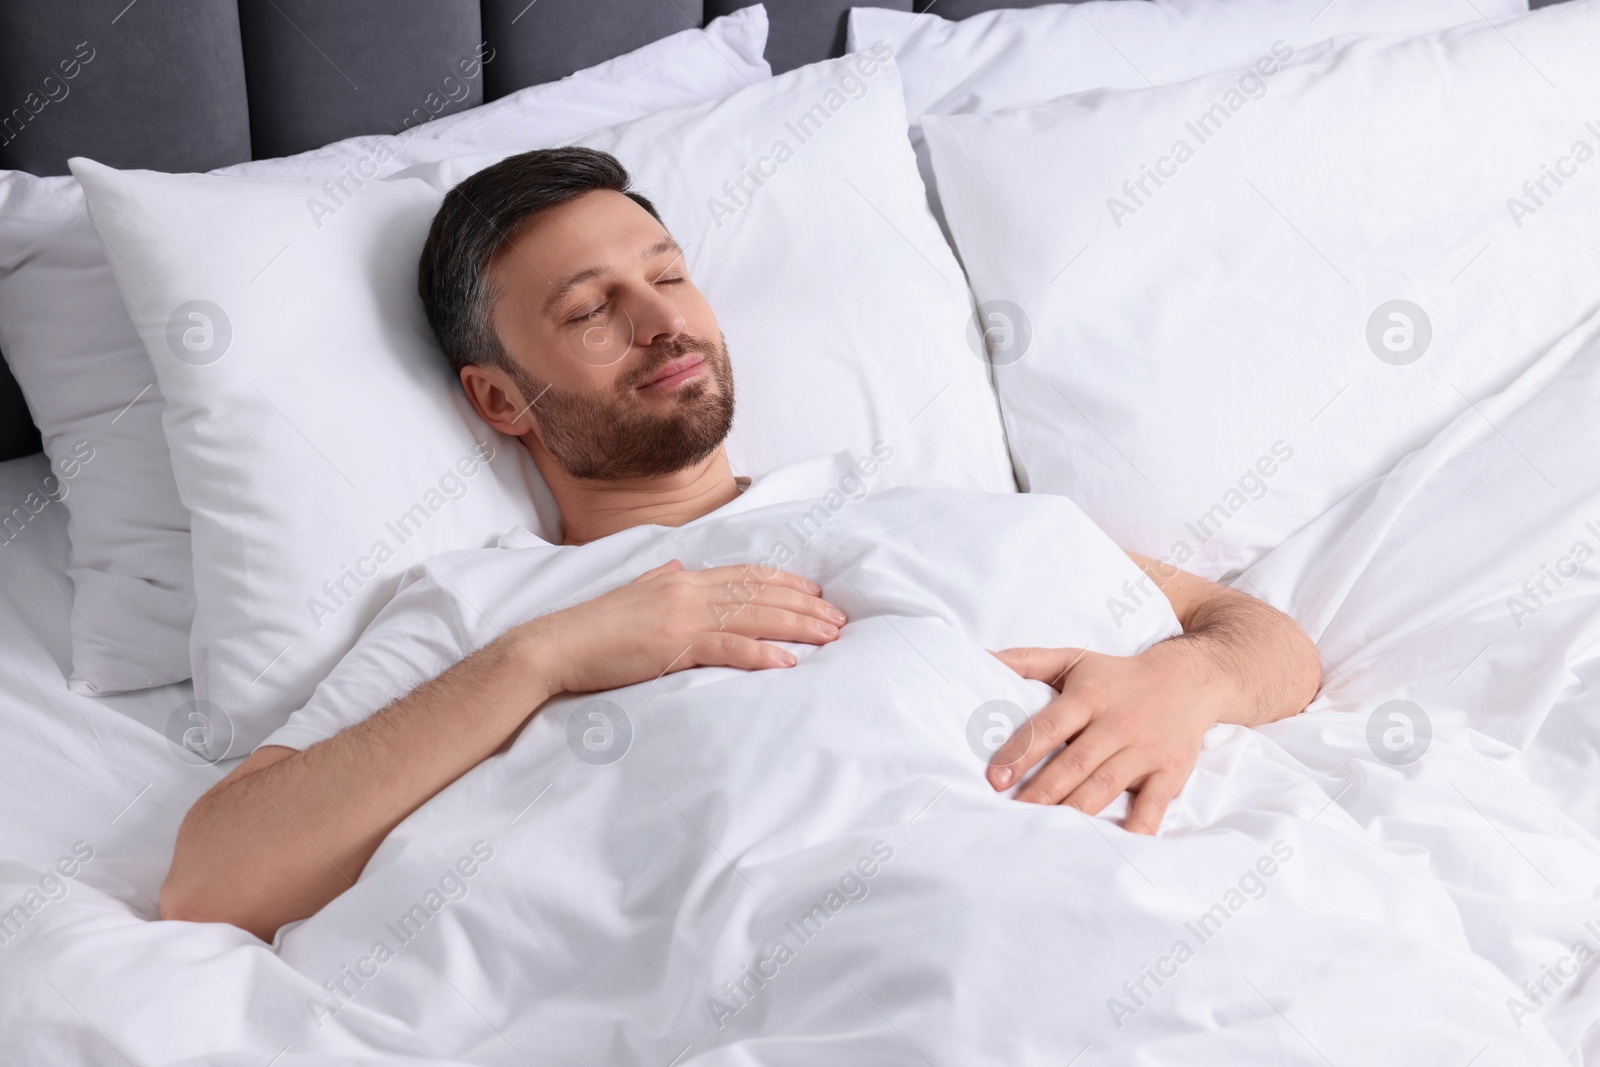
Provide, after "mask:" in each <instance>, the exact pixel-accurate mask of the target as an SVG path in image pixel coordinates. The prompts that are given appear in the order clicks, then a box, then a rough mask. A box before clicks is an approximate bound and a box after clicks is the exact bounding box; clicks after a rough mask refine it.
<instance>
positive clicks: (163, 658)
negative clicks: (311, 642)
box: [0, 4, 771, 695]
mask: <svg viewBox="0 0 1600 1067" xmlns="http://www.w3.org/2000/svg"><path fill="white" fill-rule="evenodd" d="M766 41H767V18H766V10H765V9H764V8H763V7H762V6H761V5H759V4H757V5H755V6H753V7H748V8H743V9H741V10H740V11H737V12H735V13H734V14H732V15H728V16H726V17H723V18H719V19H715V20H713V21H712V22H711V24H710V25H708V26H707V27H706V28H705V29H704V30H698V29H697V30H685V31H683V32H682V33H678V34H674V35H673V36H671V37H667V38H664V39H662V40H660V41H656V42H653V43H652V44H649V45H646V46H645V47H643V48H640V49H638V50H636V51H634V52H630V53H628V54H626V55H623V56H619V57H617V58H615V59H612V60H609V61H607V62H605V63H602V64H600V65H598V66H595V67H591V68H589V69H587V70H582V71H579V72H578V73H576V74H574V75H572V76H571V77H569V78H565V79H563V80H561V81H559V82H553V83H551V84H548V85H540V86H534V87H532V88H528V89H524V90H522V91H520V92H517V93H513V94H512V95H510V96H507V97H504V98H502V99H500V100H496V101H494V102H493V103H490V104H485V105H483V106H482V107H478V108H473V109H472V110H470V111H464V112H460V113H458V114H455V115H450V116H446V117H445V118H442V119H437V120H435V121H433V122H430V123H426V124H424V125H421V126H414V127H410V128H408V129H406V130H404V131H402V132H401V133H400V134H398V135H391V136H369V137H356V138H352V139H350V140H346V141H340V142H338V143H336V144H332V145H328V146H326V147H324V148H320V149H316V150H315V151H311V152H304V153H301V154H300V155H296V156H291V157H288V158H286V159H264V160H256V161H253V162H250V163H242V164H239V165H237V166H233V167H228V168H225V169H223V170H222V171H219V172H218V173H223V174H239V175H252V176H266V175H283V176H287V175H307V176H316V177H318V178H319V179H322V178H327V177H333V178H337V179H341V180H342V182H343V189H344V190H346V191H348V190H353V189H355V188H356V184H355V182H354V181H353V180H352V179H351V178H350V177H349V176H350V175H352V174H353V175H354V176H355V177H356V178H358V179H362V180H367V179H370V178H373V177H381V176H385V175H388V174H392V173H394V172H395V171H398V170H400V169H403V168H404V167H407V166H410V165H412V164H415V163H418V162H420V161H423V160H429V159H438V158H440V156H441V154H442V153H443V152H446V151H448V152H452V153H454V152H460V151H461V150H462V149H461V147H460V143H459V142H464V143H467V144H500V143H505V142H507V141H510V142H512V143H515V142H517V141H518V140H519V139H520V140H525V141H527V142H528V143H536V142H538V143H544V142H549V141H554V140H560V139H563V138H571V137H576V136H578V135H579V134H581V133H584V132H586V131H588V130H593V129H597V128H599V127H602V126H607V125H611V124H613V123H617V122H624V121H627V120H629V119H634V118H638V117H639V116H641V115H648V114H651V113H653V112H656V111H660V110H662V109H665V108H672V107H681V106H684V105H687V104H694V103H699V102H701V101H705V100H720V99H722V98H723V97H725V96H727V95H729V94H730V93H733V92H736V91H737V90H739V89H743V88H745V87H747V86H749V85H751V84H753V83H756V82H760V81H764V80H766V79H767V78H769V77H771V69H770V68H769V67H768V66H767V63H766V60H765V59H763V58H762V53H763V51H764V49H765V48H766ZM490 62H493V60H492V58H491V59H490ZM478 69H479V68H478V67H477V66H476V65H470V64H469V66H467V67H464V68H462V72H461V73H462V76H463V77H476V76H478ZM445 143H449V144H450V147H449V148H448V149H442V148H441V147H440V146H441V145H442V144H445ZM341 195H342V194H341V192H340V191H339V190H338V189H336V190H334V192H333V193H332V194H331V195H329V194H327V193H324V194H323V195H322V196H321V198H320V199H321V200H322V202H323V203H325V204H326V205H327V206H328V207H329V208H334V207H336V206H337V204H338V203H339V198H340V197H341ZM0 349H3V351H4V353H5V358H6V361H7V362H8V363H9V364H10V367H11V371H12V373H13V374H14V375H15V376H16V378H17V381H18V383H19V384H20V385H21V386H22V391H23V394H24V395H25V396H26V397H27V400H28V406H29V408H30V409H31V410H32V413H33V417H34V421H35V422H36V423H37V424H38V426H39V429H40V431H41V433H42V434H43V437H44V448H45V452H46V453H47V454H48V455H49V457H50V459H51V461H52V463H53V464H54V465H55V466H56V468H57V472H58V476H59V477H60V478H61V479H62V481H61V484H62V486H63V487H64V488H65V490H66V492H67V494H68V495H67V496H66V498H65V499H66V504H67V509H68V512H69V515H70V520H71V521H70V531H71V540H72V567H71V569H70V570H69V572H68V573H69V574H70V575H71V576H72V580H73V586H74V589H73V591H72V596H73V606H74V608H75V609H76V610H75V611H74V612H73V616H72V630H73V632H72V648H73V653H72V660H73V670H72V678H71V681H70V687H71V688H72V689H73V690H74V691H77V692H82V693H94V694H100V695H105V694H108V693H115V692H120V691H123V690H128V689H140V688H144V687H146V686H153V685H162V684H165V683H167V682H173V681H178V680H180V679H183V678H187V677H189V673H190V663H189V629H190V625H191V623H192V622H193V619H194V591H193V589H194V586H193V577H192V571H193V565H192V562H191V558H190V547H189V514H188V512H187V511H186V510H185V509H184V507H183V505H182V504H181V503H180V502H179V499H178V490H177V487H176V486H175V485H174V484H173V480H172V461H171V458H170V456H169V454H168V450H167V442H166V440H165V438H163V436H162V433H161V411H162V408H163V401H162V396H161V391H160V389H159V388H158V387H157V385H156V380H155V376H154V373H153V371H152V370H151V367H150V360H149V358H148V357H147V356H146V355H145V352H144V346H143V345H142V344H141V343H140V340H139V336H138V334H137V333H136V332H135V330H134V328H133V323H132V322H130V321H129V320H128V313H127V310H126V309H125V308H124V307H123V304H122V298H121V296H120V295H119V294H118V293H117V286H116V280H115V279H114V278H113V277H112V274H111V268H110V266H109V264H107V262H106V254H105V251H104V249H103V248H102V246H101V243H100V239H99V238H98V237H97V236H96V235H95V232H94V229H93V228H92V227H91V226H90V224H89V215H88V209H87V207H86V205H85V202H84V197H83V191H82V189H81V188H80V187H79V186H78V183H77V180H76V179H74V178H72V177H69V176H63V177H52V178H38V177H35V176H33V175H31V174H24V173H22V172H20V171H0ZM85 455H89V456H92V459H90V460H89V462H87V463H84V462H82V457H83V456H85ZM69 473H70V474H71V475H72V476H71V477H70V478H69V477H68V474H69ZM63 592H67V591H66V590H63Z"/></svg>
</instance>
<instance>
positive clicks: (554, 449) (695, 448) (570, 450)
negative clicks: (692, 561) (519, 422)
mask: <svg viewBox="0 0 1600 1067" xmlns="http://www.w3.org/2000/svg"><path fill="white" fill-rule="evenodd" d="M692 352H698V353H700V354H701V355H702V356H704V357H705V366H706V372H707V373H706V374H704V375H702V376H701V377H699V378H697V379H694V380H691V381H688V382H685V383H684V384H682V385H680V386H678V387H677V388H676V389H674V390H673V392H672V393H671V395H670V397H671V400H672V405H673V406H672V410H670V411H668V412H666V413H665V414H658V413H656V412H654V411H651V410H650V409H649V407H648V406H647V405H648V401H647V400H646V399H645V398H642V397H640V395H639V393H638V392H637V389H638V387H639V386H641V385H643V384H644V383H645V382H648V381H649V380H650V379H651V378H654V377H655V376H656V375H657V374H658V373H660V371H661V368H662V367H664V366H666V365H667V364H668V363H671V362H672V361H673V360H675V359H681V358H683V357H684V356H686V355H689V354H690V353H692ZM506 373H507V374H509V375H510V377H511V380H512V381H513V382H515V383H516V386H517V388H518V389H519V390H521V391H522V395H523V400H524V401H525V402H526V403H528V404H529V406H530V407H532V408H533V410H534V416H535V418H537V419H538V421H539V430H540V434H539V436H540V437H541V438H542V439H543V442H544V447H545V450H546V451H547V452H549V453H550V455H551V457H552V458H553V459H554V460H555V461H556V463H558V464H559V465H560V466H561V469H562V470H564V471H566V472H567V473H568V474H569V475H571V476H572V477H574V478H581V479H585V480H588V481H599V482H620V481H630V480H633V479H641V478H658V477H661V476H662V475H667V474H674V473H676V472H678V471H681V470H683V469H685V468H687V467H691V466H693V465H694V464H696V463H699V462H700V461H701V460H703V459H705V458H706V457H707V456H709V455H711V453H712V452H714V451H716V449H717V446H718V445H720V444H722V442H723V441H724V440H725V439H726V438H727V436H728V431H729V430H730V429H731V428H732V427H733V366H732V363H731V361H730V360H729V359H728V343H727V340H726V339H725V338H723V339H720V340H719V342H718V343H715V344H713V343H712V342H710V341H706V340H703V339H701V338H698V337H690V336H688V335H680V336H678V337H675V338H673V339H672V340H670V341H663V342H660V343H659V344H655V345H652V346H651V347H650V348H649V349H647V350H646V351H645V356H644V359H643V361H642V362H641V363H640V364H639V366H638V367H637V368H635V369H634V370H633V371H631V372H629V373H627V374H624V375H622V377H620V378H619V379H618V380H617V383H616V386H615V387H614V391H613V392H612V394H611V395H609V396H607V395H605V394H601V393H589V392H577V391H569V390H565V389H558V388H556V387H555V386H553V385H544V384H542V383H540V382H538V381H536V380H535V379H534V378H533V376H532V375H530V374H529V373H528V372H527V371H525V370H523V368H522V367H520V366H518V365H517V364H516V363H514V362H508V365H507V366H506ZM712 382H715V383H716V386H717V389H716V391H715V392H712V389H711V383H712Z"/></svg>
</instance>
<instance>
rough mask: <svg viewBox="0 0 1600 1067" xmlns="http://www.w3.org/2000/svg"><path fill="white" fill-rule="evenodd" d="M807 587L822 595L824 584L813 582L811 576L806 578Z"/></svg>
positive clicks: (817, 594)
mask: <svg viewBox="0 0 1600 1067" xmlns="http://www.w3.org/2000/svg"><path fill="white" fill-rule="evenodd" d="M806 588H807V589H809V590H811V592H812V593H813V594H815V595H816V596H821V595H822V586H820V585H818V584H817V583H816V582H813V581H812V580H811V579H809V578H807V579H806Z"/></svg>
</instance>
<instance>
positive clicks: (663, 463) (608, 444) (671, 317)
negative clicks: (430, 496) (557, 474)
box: [488, 190, 733, 482]
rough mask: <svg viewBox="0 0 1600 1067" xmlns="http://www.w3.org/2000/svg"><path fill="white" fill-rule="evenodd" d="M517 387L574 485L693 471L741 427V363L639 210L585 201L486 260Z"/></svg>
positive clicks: (526, 229)
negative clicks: (737, 418)
mask: <svg viewBox="0 0 1600 1067" xmlns="http://www.w3.org/2000/svg"><path fill="white" fill-rule="evenodd" d="M488 280H489V282H490V284H491V285H493V286H494V288H495V290H496V291H497V292H498V293H499V298H498V299H497V300H496V301H495V304H494V310H493V322H494V328H495V331H496V333H497V334H498V335H499V337H500V341H501V343H502V345H504V347H505V350H506V354H507V355H508V356H509V357H510V360H511V364H512V365H511V366H510V367H507V368H505V372H506V375H507V377H508V379H509V383H510V384H511V385H513V386H514V387H515V388H516V390H517V391H518V392H519V393H520V394H521V397H522V404H523V405H528V407H527V409H526V410H527V413H528V414H529V415H530V416H531V420H532V424H533V427H534V433H535V434H536V436H537V437H538V440H539V441H540V442H541V443H542V444H543V446H544V448H545V450H546V451H548V452H549V453H550V455H551V457H552V458H554V459H555V461H556V462H557V463H558V464H560V466H561V467H562V469H563V470H565V471H566V472H567V473H568V474H569V475H571V476H573V477H575V478H585V479H593V480H598V481H612V482H615V481H627V480H633V479H641V478H652V477H658V476H661V475H665V474H671V473H673V472H676V471H679V470H683V469H684V468H686V467H689V466H691V465H692V464H695V463H698V462H699V461H701V460H703V459H705V458H706V457H707V456H709V455H710V454H711V453H712V452H713V451H714V450H715V449H716V447H717V446H718V445H719V444H721V443H722V441H723V439H724V438H726V437H727V435H728V429H729V427H730V426H732V424H733V368H732V366H731V364H730V362H729V359H728V352H727V346H726V344H725V343H724V341H723V340H722V333H721V331H720V330H719V329H718V328H717V319H716V316H715V315H713V314H712V312H711V307H710V305H709V304H707V303H706V300H705V297H703V296H702V295H701V294H700V291H699V290H698V289H696V288H695V286H694V283H693V282H692V281H690V280H689V274H688V270H687V267H686V265H685V264H684V261H683V252H682V250H681V249H679V248H678V245H677V242H675V241H674V240H673V239H672V237H671V235H670V234H668V233H667V231H666V229H665V228H663V227H662V225H661V223H659V222H657V221H656V220H655V219H654V218H652V217H651V216H650V213H649V212H647V211H645V210H644V209H643V208H642V207H640V206H639V205H638V204H636V203H634V202H633V201H632V200H630V199H628V198H627V197H626V196H623V195H622V194H621V193H617V192H612V191H610V190H598V191H595V192H592V193H586V194H584V195H583V196H580V197H578V198H577V199H575V200H570V201H568V202H567V203H565V204H562V205H561V206H559V207H556V208H552V209H550V210H549V211H546V212H544V213H542V214H540V215H538V216H537V217H535V218H534V219H532V220H531V221H530V222H528V223H527V224H526V225H524V226H523V227H522V228H521V229H519V230H518V231H517V233H516V235H515V237H514V239H513V240H512V241H511V242H509V243H508V244H507V245H506V247H505V248H503V249H501V251H500V252H499V253H498V254H497V255H496V256H495V258H494V259H493V260H492V261H491V263H490V264H489V270H488Z"/></svg>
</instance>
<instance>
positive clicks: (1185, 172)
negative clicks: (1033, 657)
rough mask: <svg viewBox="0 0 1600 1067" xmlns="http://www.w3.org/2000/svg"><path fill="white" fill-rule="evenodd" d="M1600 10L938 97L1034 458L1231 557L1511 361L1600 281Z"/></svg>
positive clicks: (1161, 528) (947, 194)
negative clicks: (1195, 68) (1159, 76)
mask: <svg viewBox="0 0 1600 1067" xmlns="http://www.w3.org/2000/svg"><path fill="white" fill-rule="evenodd" d="M1597 36H1600V4H1597V3H1594V2H1592V0H1574V2H1571V3H1565V4H1560V5H1556V6H1555V7H1551V8H1546V9H1544V10H1541V11H1538V12H1535V13H1533V14H1530V15H1526V16H1523V17H1522V18H1521V19H1517V20H1513V21H1510V22H1507V23H1503V24H1501V25H1498V26H1492V27H1491V26H1479V27H1476V28H1468V27H1463V28H1460V29H1456V30H1450V31H1445V32H1443V33H1441V34H1436V35H1430V36H1424V37H1416V38H1410V39H1406V40H1399V41H1387V40H1378V39H1371V38H1355V39H1346V40H1345V41H1343V42H1334V43H1331V44H1324V45H1322V46H1318V47H1316V48H1314V49H1312V50H1310V51H1308V52H1306V53H1304V54H1303V55H1299V54H1297V55H1295V56H1293V57H1292V58H1291V59H1290V60H1289V61H1288V62H1285V61H1284V59H1285V53H1286V52H1287V50H1288V49H1287V46H1283V47H1282V48H1280V49H1279V51H1278V52H1277V53H1275V54H1264V55H1263V56H1262V58H1261V60H1260V63H1259V65H1257V66H1252V67H1250V68H1248V69H1247V70H1244V71H1236V72H1233V73H1228V74H1219V75H1215V76H1211V77H1207V78H1202V79H1197V80H1195V81H1192V82H1186V83H1183V84H1181V85H1177V86H1168V87H1161V88H1155V89H1144V90H1133V91H1106V92H1096V93H1088V94H1080V95H1076V96H1069V97H1064V98H1062V99H1061V100H1058V101H1054V102H1052V103H1049V104H1045V105H1041V106H1039V107H1036V108H1024V109H1017V110H1013V111H1008V112H998V113H995V114H993V115H982V116H980V115H949V116H929V117H927V118H926V120H925V128H926V132H927V136H928V140H929V144H930V147H931V148H932V151H933V159H934V165H935V166H936V167H937V168H938V171H939V179H940V187H941V189H942V190H943V196H944V203H945V208H946V210H947V212H948V213H949V219H950V223H951V227H952V231H953V233H954V235H955V239H956V243H957V247H958V250H959V253H960V255H961V257H962V260H963V262H964V264H965V266H966V269H967V274H968V277H969V278H970V279H971V282H972V286H973V289H974V292H975V294H976V295H977V297H978V299H979V301H980V312H981V315H982V320H983V322H984V324H985V327H986V329H987V330H988V332H989V335H990V340H991V358H992V359H993V360H994V362H995V364H996V365H995V379H996V382H997V385H998V388H999V391H1000V396H1001V404H1002V408H1003V410H1004V414H1005V419H1006V426H1007V431H1008V437H1009V442H1010V445H1011V448H1012V452H1013V459H1014V461H1015V463H1016V466H1017V472H1018V478H1019V480H1021V481H1023V482H1024V483H1025V484H1026V485H1028V486H1029V487H1031V488H1032V489H1034V490H1036V491H1045V492H1057V493H1062V494H1065V495H1067V496H1070V497H1072V498H1073V500H1075V501H1076V502H1077V503H1078V504H1080V505H1081V506H1082V507H1083V508H1084V510H1085V511H1087V512H1088V513H1089V515H1090V516H1091V517H1093V518H1094V519H1095V521H1096V522H1098V523H1099V524H1100V525H1101V526H1102V527H1103V528H1105V529H1106V530H1107V532H1109V533H1110V534H1111V535H1112V537H1113V538H1115V539H1117V540H1118V541H1119V543H1121V544H1123V545H1124V546H1126V547H1128V548H1131V549H1134V550H1137V551H1140V552H1144V553H1146V554H1148V555H1151V556H1154V557H1158V558H1168V559H1171V561H1172V562H1173V563H1175V564H1177V565H1178V566H1182V567H1186V568H1189V569H1191V570H1195V571H1198V572H1199V573H1201V574H1204V575H1206V576H1208V577H1218V576H1222V575H1226V574H1230V573H1236V572H1238V571H1239V570H1241V569H1243V568H1245V567H1247V566H1249V565H1250V564H1251V563H1253V562H1255V561H1256V560H1257V559H1259V558H1260V557H1261V556H1262V555H1263V554H1264V553H1265V552H1266V551H1268V550H1269V549H1271V548H1272V547H1273V546H1275V545H1276V544H1278V543H1280V542H1281V541H1282V540H1283V539H1284V538H1286V537H1288V536H1289V535H1290V534H1292V533H1294V532H1295V531H1296V530H1298V529H1300V528H1301V527H1303V526H1304V525H1305V524H1306V523H1308V522H1310V521H1311V520H1312V519H1314V518H1316V517H1317V516H1318V515H1320V514H1322V513H1323V512H1324V511H1326V510H1327V508H1328V507H1330V506H1331V505H1332V504H1333V503H1335V502H1336V501H1337V500H1339V499H1340V498H1341V497H1343V496H1344V495H1345V494H1347V493H1348V492H1350V491H1352V490H1353V489H1355V488H1356V487H1357V486H1359V485H1361V484H1362V483H1363V482H1364V481H1366V480H1368V479H1370V478H1373V477H1375V476H1378V475H1380V474H1383V473H1384V472H1385V471H1387V470H1389V469H1390V468H1391V467H1393V465H1394V464H1395V462H1396V461H1398V460H1399V459H1400V457H1401V456H1403V455H1404V454H1405V453H1407V452H1408V451H1410V450H1412V449H1414V448H1417V447H1419V446H1420V445H1422V444H1424V443H1425V442H1426V441H1427V440H1428V439H1429V438H1430V437H1431V436H1432V435H1433V434H1434V433H1435V432H1437V431H1438V430H1439V429H1440V428H1441V427H1443V426H1444V424H1445V423H1446V422H1448V421H1449V419H1450V418H1451V417H1453V416H1454V415H1455V414H1456V413H1458V412H1460V411H1462V410H1464V409H1466V408H1468V407H1469V405H1470V404H1471V403H1473V402H1474V401H1476V400H1478V399H1481V398H1482V397H1483V396H1485V395H1486V394H1487V393H1489V392H1490V391H1492V390H1494V389H1496V388H1498V387H1500V386H1502V385H1504V384H1505V383H1506V382H1507V381H1509V380H1510V379H1511V378H1513V377H1514V376H1515V375H1516V374H1517V372H1518V371H1519V370H1521V369H1523V368H1525V367H1527V366H1528V365H1530V363H1531V362H1532V361H1533V360H1534V359H1535V358H1536V357H1537V356H1538V355H1540V354H1541V353H1542V352H1544V351H1545V350H1546V349H1548V348H1549V346H1550V345H1551V344H1552V343H1553V342H1554V341H1555V340H1556V339H1557V338H1559V337H1560V336H1562V335H1563V334H1564V333H1565V332H1567V331H1568V330H1569V329H1571V327H1572V326H1573V324H1574V323H1575V322H1577V321H1578V320H1579V319H1581V318H1582V317H1583V316H1584V315H1585V314H1587V312H1588V311H1590V310H1591V309H1593V308H1594V307H1595V306H1596V303H1597V297H1600V248H1597V247H1596V245H1595V244H1594V242H1593V241H1592V240H1591V239H1590V238H1589V235H1591V234H1593V233H1595V232H1597V231H1600V187H1597V185H1596V182H1597V181H1600V163H1596V162H1594V159H1595V157H1596V155H1597V154H1600V125H1595V123H1594V122H1593V121H1591V120H1590V119H1589V116H1595V115H1600V65H1597V64H1596V63H1595V62H1594V52H1593V42H1594V40H1595V39H1596V38H1597ZM1562 175H1565V176H1564V177H1563V176H1562Z"/></svg>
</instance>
